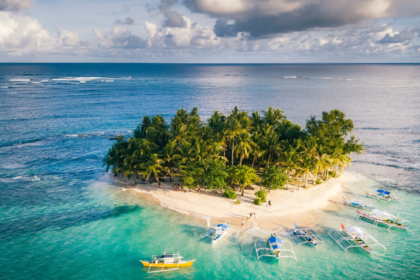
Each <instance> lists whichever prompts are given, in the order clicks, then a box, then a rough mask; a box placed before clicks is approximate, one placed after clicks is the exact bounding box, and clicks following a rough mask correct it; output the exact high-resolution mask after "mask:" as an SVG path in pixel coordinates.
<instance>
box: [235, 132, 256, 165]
mask: <svg viewBox="0 0 420 280" xmlns="http://www.w3.org/2000/svg"><path fill="white" fill-rule="evenodd" d="M236 143H237V144H236V145H235V147H234V150H235V151H236V153H237V154H238V155H239V156H240V160H239V165H242V160H243V159H244V158H248V157H249V152H251V151H252V139H251V135H250V134H249V133H248V132H243V133H241V135H239V136H238V138H236Z"/></svg>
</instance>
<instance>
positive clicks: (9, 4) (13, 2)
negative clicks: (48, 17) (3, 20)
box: [0, 0, 33, 11]
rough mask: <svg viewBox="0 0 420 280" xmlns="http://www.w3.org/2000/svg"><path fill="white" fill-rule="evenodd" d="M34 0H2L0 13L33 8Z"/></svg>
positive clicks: (0, 1) (0, 0)
mask: <svg viewBox="0 0 420 280" xmlns="http://www.w3.org/2000/svg"><path fill="white" fill-rule="evenodd" d="M32 2H33V0H0V11H19V10H24V9H27V8H29V7H30V6H31V4H32Z"/></svg>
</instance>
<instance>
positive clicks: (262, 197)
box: [255, 189, 267, 202]
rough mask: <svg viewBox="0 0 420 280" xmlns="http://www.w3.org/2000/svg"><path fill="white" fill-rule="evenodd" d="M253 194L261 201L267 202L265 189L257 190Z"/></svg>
mask: <svg viewBox="0 0 420 280" xmlns="http://www.w3.org/2000/svg"><path fill="white" fill-rule="evenodd" d="M255 196H256V197H257V198H258V199H260V200H261V202H267V191H266V190H263V189H261V190H259V191H257V192H256V193H255Z"/></svg>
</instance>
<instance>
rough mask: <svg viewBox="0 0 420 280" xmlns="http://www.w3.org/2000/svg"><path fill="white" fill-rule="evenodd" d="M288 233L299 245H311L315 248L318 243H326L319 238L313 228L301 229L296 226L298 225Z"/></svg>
mask: <svg viewBox="0 0 420 280" xmlns="http://www.w3.org/2000/svg"><path fill="white" fill-rule="evenodd" d="M287 233H288V234H289V235H290V236H291V237H292V238H293V240H294V241H295V242H296V244H298V245H300V244H304V243H309V244H310V245H312V246H313V247H315V246H316V245H317V244H318V243H321V242H322V243H324V241H323V240H322V239H321V238H320V237H318V235H316V233H315V232H314V231H313V230H312V229H311V228H300V227H298V226H297V225H296V223H295V228H294V229H289V230H287ZM298 239H300V240H298ZM302 240H303V241H302Z"/></svg>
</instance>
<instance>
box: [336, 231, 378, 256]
mask: <svg viewBox="0 0 420 280" xmlns="http://www.w3.org/2000/svg"><path fill="white" fill-rule="evenodd" d="M341 228H342V229H343V231H342V232H343V233H341V232H340V231H338V230H335V229H334V230H332V231H330V233H329V235H330V236H331V238H332V239H333V240H334V241H335V242H336V243H337V244H338V245H339V246H340V247H341V248H342V249H343V250H344V251H346V252H347V249H349V248H357V247H359V248H362V249H363V250H364V251H365V252H366V253H368V254H370V253H372V250H373V248H372V247H373V246H380V247H382V248H383V249H384V250H386V248H385V246H384V245H382V244H380V243H379V242H378V241H377V240H376V239H375V238H374V237H373V236H372V235H370V234H369V233H368V232H367V231H366V230H365V229H364V228H361V227H356V226H352V225H349V224H347V227H345V226H344V225H343V224H341ZM369 240H370V241H371V242H369V243H370V244H368V243H367V242H368V241H369Z"/></svg>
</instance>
